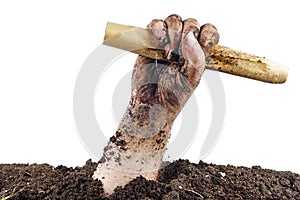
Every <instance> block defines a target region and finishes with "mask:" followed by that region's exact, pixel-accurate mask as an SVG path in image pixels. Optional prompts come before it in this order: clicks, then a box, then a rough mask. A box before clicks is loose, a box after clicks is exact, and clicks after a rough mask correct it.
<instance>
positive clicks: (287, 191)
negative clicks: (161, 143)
mask: <svg viewBox="0 0 300 200" xmlns="http://www.w3.org/2000/svg"><path fill="white" fill-rule="evenodd" d="M96 165H97V163H93V162H91V160H88V161H87V162H86V165H85V166H83V167H76V168H68V167H65V166H58V167H56V168H54V167H52V166H50V165H48V164H33V165H27V164H2V165H0V200H3V199H2V198H4V197H7V196H9V195H11V194H14V195H15V196H13V197H11V198H7V199H18V200H19V199H24V200H25V199H26V200H31V199H34V200H39V199H43V200H44V199H51V200H54V199H64V200H68V199H73V200H75V199H106V200H111V199H118V200H122V199H126V200H129V199H134V200H136V199H141V200H150V199H162V200H171V199H189V200H192V199H211V200H212V199H280V200H283V199H288V200H290V199H300V175H298V174H295V173H292V172H279V171H274V170H268V169H262V168H261V167H259V166H254V167H252V168H246V167H234V166H230V165H227V166H223V165H214V164H206V163H204V162H201V161H200V163H199V164H193V163H189V162H188V161H187V160H179V161H175V162H173V163H171V164H170V165H168V166H167V167H165V168H164V170H161V172H160V175H159V180H158V182H155V181H147V180H145V179H144V178H143V177H138V178H136V179H135V180H133V181H132V182H130V183H129V184H128V185H126V186H125V187H124V188H117V189H116V190H115V193H114V194H112V195H111V196H110V197H109V198H102V197H101V193H102V188H101V182H99V181H96V180H93V179H92V174H93V171H94V170H95V168H96ZM4 199H5V198H4Z"/></svg>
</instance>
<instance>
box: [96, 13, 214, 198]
mask: <svg viewBox="0 0 300 200" xmlns="http://www.w3.org/2000/svg"><path fill="white" fill-rule="evenodd" d="M148 28H149V29H150V30H151V31H152V33H153V35H154V36H155V37H156V38H157V39H158V40H159V41H160V42H161V47H162V48H163V49H165V52H166V56H167V58H168V59H169V62H163V61H160V60H153V59H150V58H147V57H143V56H138V58H137V60H136V63H135V66H134V71H133V75H132V95H131V100H130V102H129V105H128V107H127V110H126V111H125V114H124V115H123V118H122V120H121V122H120V124H119V127H118V130H117V131H116V133H115V134H114V136H112V137H111V138H110V141H109V143H108V145H107V147H105V149H104V153H103V157H102V159H101V161H100V162H99V165H98V167H97V170H96V171H95V173H94V176H93V177H94V178H96V179H100V180H101V181H102V183H103V189H104V192H105V194H111V193H112V192H113V189H114V188H115V187H117V186H124V185H125V184H127V183H128V182H129V181H130V180H132V179H134V178H135V177H137V176H139V175H142V176H144V177H145V178H147V179H149V180H156V179H157V175H158V169H159V167H160V166H161V162H162V158H163V154H164V152H165V147H166V144H167V142H168V139H169V137H170V132H171V128H172V124H173V121H174V120H175V118H176V116H177V114H178V113H179V112H180V110H181V108H182V107H183V105H184V104H185V102H186V101H187V100H188V98H189V97H190V95H191V94H192V92H193V91H194V89H195V88H196V87H197V85H198V83H199V81H200V78H201V75H202V73H203V71H204V68H205V56H206V55H207V54H208V52H209V51H210V48H211V47H212V46H213V45H214V44H215V43H217V42H218V39H219V35H218V32H217V30H216V28H215V27H214V26H213V25H211V24H206V25H203V26H202V27H200V26H199V23H198V22H197V21H196V20H195V19H187V20H184V21H182V20H181V18H180V17H179V16H178V15H171V16H169V17H168V18H167V19H166V20H165V21H162V20H153V21H152V22H151V23H150V24H149V25H148ZM197 38H198V39H197Z"/></svg>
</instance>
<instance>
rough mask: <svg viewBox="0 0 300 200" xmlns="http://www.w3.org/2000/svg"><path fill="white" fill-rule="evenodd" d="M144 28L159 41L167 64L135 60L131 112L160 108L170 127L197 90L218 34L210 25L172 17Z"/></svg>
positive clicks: (155, 21) (140, 58) (152, 60)
mask: <svg viewBox="0 0 300 200" xmlns="http://www.w3.org/2000/svg"><path fill="white" fill-rule="evenodd" d="M147 28H148V29H150V30H151V31H152V34H153V35H154V36H155V37H156V38H157V39H158V40H159V41H160V45H161V48H162V49H164V50H165V52H166V57H167V58H168V59H169V60H170V62H163V61H159V60H154V59H150V58H146V57H143V56H138V58H137V60H136V63H135V67H134V71H133V75H132V97H131V101H130V107H131V111H132V114H133V115H134V113H136V114H138V113H139V115H140V114H141V113H140V112H141V109H140V108H141V107H143V105H145V106H146V107H147V105H148V106H152V105H154V104H159V105H161V106H163V107H164V109H166V111H167V113H168V121H169V122H170V123H171V122H172V121H173V120H175V118H176V116H177V115H178V113H179V112H180V110H181V108H182V107H183V106H184V104H185V102H186V101H187V100H188V98H189V97H190V96H191V94H192V92H193V91H194V89H195V88H196V87H197V85H198V83H199V81H200V79H201V75H202V73H203V71H204V69H205V57H206V56H207V55H208V53H209V51H210V49H211V47H212V46H213V45H214V44H216V43H217V42H218V40H219V34H218V32H217V29H216V28H215V26H214V25H212V24H205V25H203V26H201V27H200V25H199V23H198V21H197V20H195V19H193V18H189V19H186V20H184V21H182V19H181V17H180V16H178V15H175V14H174V15H170V16H169V17H167V18H166V19H165V20H164V21H163V20H158V19H155V20H152V22H150V24H148V26H147ZM137 107H139V108H137ZM135 108H136V109H135ZM146 110H147V109H146ZM135 111H136V112H135Z"/></svg>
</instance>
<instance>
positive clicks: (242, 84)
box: [0, 0, 300, 173]
mask: <svg viewBox="0 0 300 200" xmlns="http://www.w3.org/2000/svg"><path fill="white" fill-rule="evenodd" d="M296 3H297V1H288V0H286V1H258V0H255V1H254V0H251V1H233V0H230V1H205V2H204V1H203V2H201V1H182V0H181V1H179V0H172V1H161V0H159V1H156V0H152V1H148V2H147V1H144V2H142V3H141V1H114V0H110V1H74V0H72V1H56V0H53V1H31V0H28V1H14V0H11V1H0V163H14V162H17V163H35V162H37V163H50V164H52V165H54V166H56V165H59V164H63V165H67V166H77V165H83V164H84V163H85V161H86V160H87V159H89V158H91V155H89V154H88V153H87V151H86V149H85V148H84V147H83V145H82V144H81V141H80V139H79V137H78V134H77V131H76V126H75V123H74V120H73V110H72V109H73V108H72V106H73V99H72V98H73V90H74V84H75V81H76V77H77V75H78V73H79V70H80V68H81V65H82V64H83V62H84V61H85V59H86V58H87V56H88V55H89V54H90V53H91V52H92V51H93V50H94V49H95V48H96V47H97V46H98V45H100V44H101V42H102V38H103V36H104V30H105V25H106V22H107V21H112V22H116V23H122V24H128V25H134V26H139V27H145V25H146V24H147V23H148V22H149V21H150V20H151V19H153V18H165V17H167V16H168V15H169V14H172V13H177V14H180V15H181V16H182V17H183V18H188V17H194V18H196V19H198V20H199V21H200V23H206V22H211V23H213V24H215V25H216V26H217V28H218V30H219V33H220V35H221V39H220V42H219V44H222V45H225V46H229V47H231V48H234V49H238V50H242V51H245V52H248V53H253V54H256V55H260V56H265V57H267V58H270V59H272V60H276V61H278V62H280V63H284V64H285V65H287V66H288V67H289V77H288V81H287V82H286V83H285V84H282V85H273V84H268V83H262V82H258V81H254V80H249V79H245V78H240V77H235V76H232V75H227V74H220V76H221V78H222V81H223V86H224V88H225V94H226V120H225V123H224V128H223V131H222V136H221V139H220V140H219V142H218V144H217V146H216V148H215V149H214V150H213V151H212V153H211V154H210V155H209V156H208V157H206V158H205V159H204V161H205V162H212V163H216V164H225V165H226V164H232V165H244V166H249V167H250V166H252V165H261V166H262V167H264V168H271V169H276V170H290V171H293V172H297V173H300V162H299V160H298V159H299V153H300V145H299V142H300V128H299V112H300V109H299V108H300V106H299V102H300V97H299V95H298V93H299V86H300V79H299V78H298V76H299V73H300V69H299V66H298V61H299V55H298V54H299V53H298V48H299V39H298V36H299V34H300V32H299V29H298V26H299V25H298V22H297V19H299V17H300V16H299V14H298V13H299V11H298V9H297V8H298V7H297V5H298V4H296ZM124 65H126V66H129V67H131V66H132V65H133V63H132V62H125V63H124ZM216 73H217V72H216ZM206 87H207V86H205V83H202V82H201V84H200V87H199V88H198V89H197V91H196V92H197V93H201V94H206V93H207V91H205V88H206ZM203 102H206V101H203ZM207 104H208V105H209V102H208V103H207ZM201 105H202V106H203V107H205V104H204V105H203V104H201ZM210 106H211V105H210ZM96 112H98V111H97V110H96ZM104 114H107V115H108V118H110V116H111V113H107V112H105V113H104ZM208 115H209V114H208ZM208 118H209V117H208ZM207 121H208V122H209V120H207ZM99 123H100V124H101V121H100V122H99ZM102 123H104V122H102ZM105 123H106V122H105ZM199 132H201V130H200V131H199ZM112 133H113V132H111V133H108V135H110V134H112ZM199 150H200V146H199V144H197V142H196V144H194V146H193V147H192V148H191V149H190V151H188V152H187V153H186V154H185V155H184V156H183V157H184V158H188V159H190V160H191V161H193V162H198V160H197V159H196V158H194V157H193V155H195V154H196V153H195V152H194V151H199Z"/></svg>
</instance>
